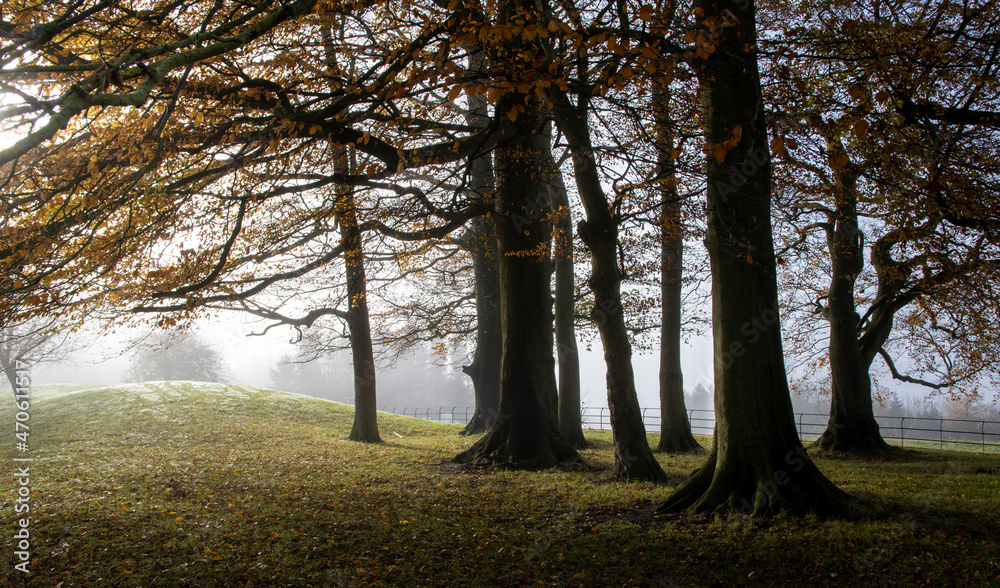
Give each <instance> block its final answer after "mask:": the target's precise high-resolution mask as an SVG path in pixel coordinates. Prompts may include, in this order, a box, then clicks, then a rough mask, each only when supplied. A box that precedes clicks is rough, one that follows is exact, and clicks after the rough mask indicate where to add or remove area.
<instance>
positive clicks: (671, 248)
mask: <svg viewBox="0 0 1000 588" xmlns="http://www.w3.org/2000/svg"><path fill="white" fill-rule="evenodd" d="M669 108H670V87H669V86H668V85H666V84H661V83H660V82H659V81H654V83H653V115H654V117H655V118H656V138H657V145H656V150H657V163H658V167H659V172H660V174H659V175H660V180H659V184H660V186H659V189H660V205H661V207H662V213H661V215H662V216H661V221H660V441H659V444H658V445H657V446H656V449H657V451H662V452H664V453H671V454H683V453H703V452H704V451H705V448H704V447H702V446H701V445H699V444H698V441H696V440H695V438H694V436H693V435H692V434H691V421H690V420H689V419H688V412H687V406H685V404H684V374H683V372H682V370H681V303H682V300H683V298H682V285H683V282H682V278H683V274H684V226H683V219H682V218H681V202H680V198H679V196H678V194H677V176H676V166H675V164H674V159H673V157H671V154H672V152H673V150H674V138H673V132H672V125H671V124H670V123H671V121H670V111H669Z"/></svg>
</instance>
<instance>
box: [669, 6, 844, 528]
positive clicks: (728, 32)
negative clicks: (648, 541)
mask: <svg viewBox="0 0 1000 588" xmlns="http://www.w3.org/2000/svg"><path fill="white" fill-rule="evenodd" d="M755 11H756V10H755V6H754V5H753V4H752V3H744V2H739V1H728V0H727V1H719V2H708V1H703V0H697V1H696V2H695V12H696V14H697V25H698V29H697V31H696V32H693V33H691V34H690V36H689V41H691V42H694V47H693V48H692V50H690V51H689V52H688V54H687V57H688V59H689V60H690V61H691V63H692V65H693V67H694V69H695V71H696V73H697V74H698V76H699V81H700V82H701V95H702V96H701V97H702V121H703V125H704V127H705V134H706V141H707V142H708V144H709V145H708V147H707V149H706V151H707V157H706V160H707V170H708V235H707V238H706V247H707V249H708V252H709V257H710V260H711V265H712V282H713V288H712V325H713V342H714V350H715V420H716V433H715V437H714V439H713V442H712V451H711V454H710V455H709V458H708V462H707V463H706V464H705V465H704V466H703V467H702V468H701V469H699V470H698V471H697V472H695V473H694V474H693V475H692V477H691V478H690V479H688V481H687V482H685V483H684V484H682V485H681V486H680V487H679V488H678V489H677V491H676V492H675V493H674V494H673V495H672V496H671V497H670V498H669V499H668V500H667V502H666V503H665V504H664V506H663V508H664V509H667V510H672V509H683V508H692V509H694V510H696V511H713V510H730V511H736V510H743V511H744V512H752V513H754V514H769V513H776V512H778V511H780V510H785V509H787V510H791V511H804V510H816V511H829V510H836V509H838V508H840V507H841V506H842V505H843V503H844V501H845V499H846V495H845V494H844V493H843V491H841V490H839V489H838V488H837V487H836V486H834V485H833V484H832V483H831V482H830V481H829V480H828V479H827V478H826V477H825V476H824V475H823V474H822V473H821V472H820V471H819V469H818V468H817V467H816V465H815V464H814V463H813V462H812V461H811V460H809V459H808V456H807V454H806V453H805V450H804V449H803V447H802V444H801V443H800V442H799V439H798V434H797V432H796V430H795V421H794V416H793V414H792V404H791V400H790V397H789V390H788V383H787V379H786V375H785V367H784V360H783V356H782V346H781V334H780V326H779V324H778V319H779V316H778V292H777V285H776V261H775V255H774V248H773V244H772V237H771V221H770V218H771V211H770V206H771V166H770V156H769V151H768V141H767V127H766V121H765V118H764V103H763V95H762V92H761V84H760V74H759V71H758V65H757V42H758V41H757V29H756V14H755Z"/></svg>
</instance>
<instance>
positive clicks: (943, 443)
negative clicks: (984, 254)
mask: <svg viewBox="0 0 1000 588" xmlns="http://www.w3.org/2000/svg"><path fill="white" fill-rule="evenodd" d="M380 410H382V411H383V412H390V413H393V414H399V415H403V416H411V417H416V418H419V419H425V420H429V421H435V422H439V423H456V424H462V425H464V424H466V423H468V422H469V420H470V419H471V418H472V415H473V414H474V413H475V408H473V407H470V406H452V407H447V406H439V407H418V408H411V407H396V406H393V407H391V408H390V407H383V408H382V409H380ZM581 416H582V417H583V428H584V429H589V430H596V431H610V430H611V413H610V411H609V409H607V408H590V407H584V408H583V409H582V410H581ZM829 418H830V416H829V415H828V414H821V413H808V412H803V413H795V427H796V430H797V431H798V433H799V438H800V439H802V441H804V442H806V441H814V440H816V439H817V438H818V437H819V436H820V435H822V434H823V431H825V430H826V425H827V421H828V420H829ZM875 419H876V420H877V421H878V424H879V428H880V430H881V433H882V438H883V439H885V440H886V441H889V442H891V443H894V444H897V445H900V446H901V447H915V448H916V447H923V448H932V447H937V448H940V449H957V450H965V451H968V450H975V451H981V452H983V453H987V452H991V453H992V452H1000V422H997V421H987V420H974V419H948V418H935V417H910V416H877V417H875ZM688 420H689V421H690V423H691V432H692V433H694V434H695V435H705V436H711V435H712V434H713V433H714V431H715V412H714V411H712V410H700V409H691V410H688ZM642 422H643V424H644V425H645V426H646V431H647V432H649V433H659V432H660V409H659V408H644V409H642Z"/></svg>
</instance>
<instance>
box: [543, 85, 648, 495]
mask: <svg viewBox="0 0 1000 588" xmlns="http://www.w3.org/2000/svg"><path fill="white" fill-rule="evenodd" d="M555 98H556V102H557V108H558V116H559V126H560V128H561V129H562V131H563V134H564V135H565V136H566V139H567V141H568V142H569V145H570V149H571V151H572V154H573V168H574V171H575V172H576V182H577V189H578V190H579V192H580V199H581V200H582V201H583V207H584V209H585V210H586V213H587V220H585V221H581V222H580V224H579V225H578V229H579V233H580V238H581V239H582V240H583V242H584V244H585V245H586V246H587V248H588V249H590V252H591V275H590V283H589V285H590V288H591V290H592V291H593V293H594V307H593V309H592V310H591V313H590V316H591V317H592V318H593V319H594V321H595V322H596V323H597V329H598V332H599V333H600V335H601V344H602V346H603V348H604V362H605V364H606V366H607V385H608V408H609V409H610V413H611V432H612V438H613V440H614V445H615V473H616V476H617V477H618V478H619V479H621V480H637V481H638V480H644V481H651V482H665V481H666V478H667V476H666V474H665V473H664V472H663V468H661V467H660V464H659V462H657V461H656V457H655V456H654V455H653V452H652V451H651V450H650V449H649V442H648V440H647V439H646V427H645V425H644V424H643V422H642V411H641V410H640V408H639V399H638V395H637V394H636V389H635V373H634V372H633V370H632V343H631V342H630V341H629V338H628V329H627V327H626V325H625V315H624V313H623V312H622V298H621V279H622V278H621V271H620V270H619V268H618V220H617V219H615V218H614V217H613V216H612V213H611V210H610V209H609V203H608V199H607V196H606V195H605V194H604V189H603V188H602V187H601V180H600V176H599V174H598V173H597V162H596V161H595V160H594V151H593V146H592V145H591V141H590V126H589V124H588V121H587V115H588V108H587V104H586V100H584V99H583V98H581V103H580V104H579V105H577V106H575V107H574V106H572V105H571V104H570V103H569V100H568V98H567V97H566V96H565V94H558V93H557V95H556V96H555Z"/></svg>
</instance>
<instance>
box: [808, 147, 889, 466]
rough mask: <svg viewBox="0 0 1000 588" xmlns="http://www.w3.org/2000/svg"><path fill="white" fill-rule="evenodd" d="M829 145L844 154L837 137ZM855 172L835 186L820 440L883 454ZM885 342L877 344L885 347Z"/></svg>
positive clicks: (824, 445) (842, 175) (825, 445)
mask: <svg viewBox="0 0 1000 588" xmlns="http://www.w3.org/2000/svg"><path fill="white" fill-rule="evenodd" d="M828 147H830V148H831V149H832V150H834V151H839V152H840V153H843V150H842V149H841V148H840V145H839V141H835V142H833V141H831V142H829V145H828ZM856 185H857V173H856V172H854V171H853V170H844V171H841V172H838V173H837V183H836V185H835V186H834V198H835V201H834V216H833V219H832V220H833V226H832V227H829V228H828V229H827V244H828V248H829V250H830V260H831V266H832V267H831V269H832V275H831V277H830V290H829V299H828V301H829V304H828V306H827V307H826V308H825V309H824V315H825V318H826V319H827V320H828V321H829V323H830V374H831V380H832V387H831V393H832V399H831V403H830V421H829V423H828V424H827V428H826V431H825V432H824V433H823V435H822V436H821V437H820V438H819V439H818V440H817V441H816V443H815V447H817V448H818V449H822V450H830V451H839V452H850V453H860V454H865V455H874V456H878V455H885V454H887V453H889V452H890V451H891V450H892V448H891V447H890V446H889V444H888V443H886V442H885V440H884V439H882V435H881V433H880V432H879V425H878V421H876V420H875V412H874V409H873V403H872V384H871V376H870V375H869V368H870V366H871V363H872V359H874V355H872V356H871V357H870V358H867V359H866V358H865V357H864V356H863V354H862V345H861V342H860V341H859V334H860V333H861V325H860V323H861V317H860V316H859V315H858V313H857V310H856V306H855V302H854V291H855V283H856V281H857V277H858V274H860V273H861V270H862V268H863V267H864V242H863V239H862V233H861V229H860V227H859V226H858V201H857V193H856ZM883 343H884V341H881V342H879V343H878V346H879V347H881V346H882V344H883Z"/></svg>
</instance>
